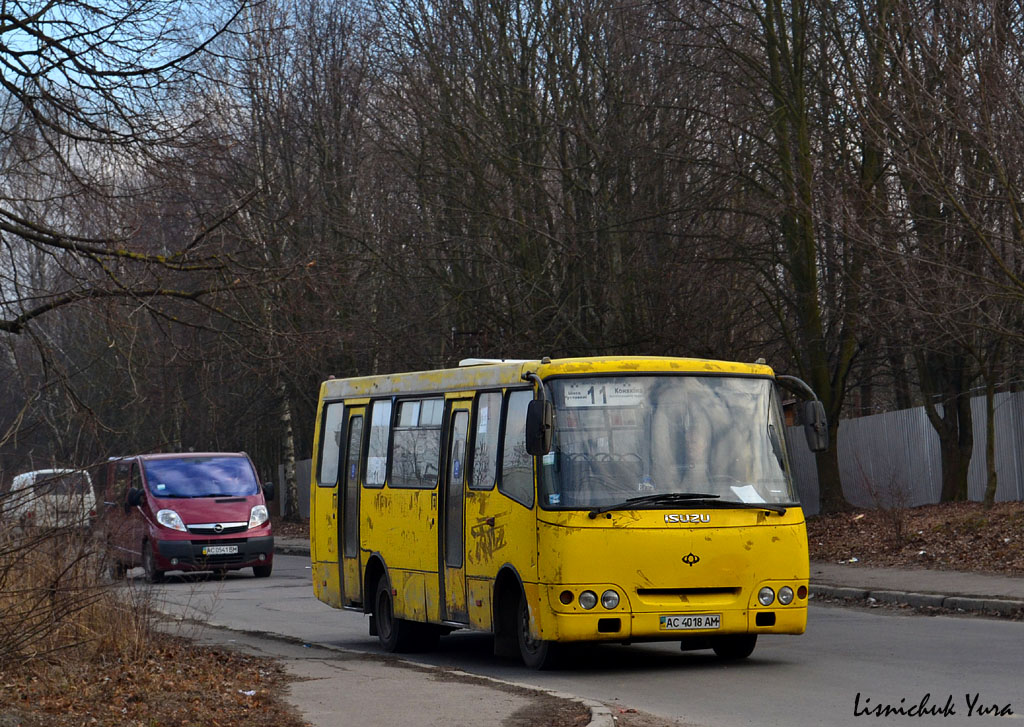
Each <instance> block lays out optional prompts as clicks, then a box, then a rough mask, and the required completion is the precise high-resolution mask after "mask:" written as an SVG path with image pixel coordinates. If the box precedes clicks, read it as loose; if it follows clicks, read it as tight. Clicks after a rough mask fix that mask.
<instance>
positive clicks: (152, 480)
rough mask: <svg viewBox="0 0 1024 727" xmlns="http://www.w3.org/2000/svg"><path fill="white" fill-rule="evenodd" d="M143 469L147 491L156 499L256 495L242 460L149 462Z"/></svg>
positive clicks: (247, 466) (252, 475)
mask: <svg viewBox="0 0 1024 727" xmlns="http://www.w3.org/2000/svg"><path fill="white" fill-rule="evenodd" d="M143 466H144V467H145V469H146V482H147V484H148V485H149V491H150V492H152V493H153V494H154V495H156V496H157V497H244V496H247V495H255V494H256V493H258V492H259V482H258V481H257V480H256V474H255V473H254V472H253V471H252V466H251V465H250V464H249V460H248V459H246V458H245V457H181V458H180V459H177V458H176V459H151V460H146V461H145V462H144V464H143Z"/></svg>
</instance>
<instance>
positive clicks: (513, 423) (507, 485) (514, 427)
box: [498, 390, 533, 508]
mask: <svg viewBox="0 0 1024 727" xmlns="http://www.w3.org/2000/svg"><path fill="white" fill-rule="evenodd" d="M532 399H533V392H532V391H530V390H520V391H513V392H511V393H510V394H509V395H508V400H507V404H506V406H505V429H504V431H505V436H504V439H503V443H502V449H501V481H500V482H499V483H498V492H501V493H504V494H505V495H508V496H509V497H511V498H512V499H513V500H515V501H516V502H518V503H520V504H522V505H524V506H526V507H531V508H532V507H533V457H531V456H530V455H529V454H528V453H527V451H526V408H527V406H528V405H529V403H530V401H531V400H532Z"/></svg>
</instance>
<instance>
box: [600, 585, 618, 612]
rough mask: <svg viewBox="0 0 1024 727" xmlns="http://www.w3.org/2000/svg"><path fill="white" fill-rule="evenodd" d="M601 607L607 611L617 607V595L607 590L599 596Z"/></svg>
mask: <svg viewBox="0 0 1024 727" xmlns="http://www.w3.org/2000/svg"><path fill="white" fill-rule="evenodd" d="M601 605H602V606H604V607H605V608H607V609H613V608H615V607H616V606H618V605H619V594H618V593H616V592H615V591H613V590H611V589H609V590H607V591H605V592H604V593H602V594H601Z"/></svg>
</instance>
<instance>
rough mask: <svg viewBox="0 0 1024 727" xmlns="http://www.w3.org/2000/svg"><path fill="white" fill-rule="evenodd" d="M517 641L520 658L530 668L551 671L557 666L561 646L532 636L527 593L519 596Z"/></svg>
mask: <svg viewBox="0 0 1024 727" xmlns="http://www.w3.org/2000/svg"><path fill="white" fill-rule="evenodd" d="M516 641H517V642H518V643H519V656H520V657H521V658H522V660H523V663H524V664H526V666H528V667H529V668H531V669H551V668H553V667H554V666H556V665H557V662H558V657H559V646H560V645H559V644H556V643H555V642H553V641H545V640H544V639H535V638H533V636H532V635H531V634H530V605H529V604H528V603H527V602H526V594H525V593H520V594H519V605H518V607H517V608H516Z"/></svg>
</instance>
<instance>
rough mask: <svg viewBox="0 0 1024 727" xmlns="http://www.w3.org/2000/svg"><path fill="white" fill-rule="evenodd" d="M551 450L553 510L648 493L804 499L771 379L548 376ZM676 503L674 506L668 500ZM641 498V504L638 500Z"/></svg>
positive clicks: (662, 502) (547, 488) (722, 500)
mask: <svg viewBox="0 0 1024 727" xmlns="http://www.w3.org/2000/svg"><path fill="white" fill-rule="evenodd" d="M548 385H549V387H550V391H551V394H552V398H553V399H554V404H555V430H554V438H553V447H552V451H551V452H550V453H549V454H547V455H544V456H543V457H542V458H541V463H542V466H541V473H540V477H539V488H540V502H541V506H542V507H544V508H545V509H590V508H602V507H608V506H612V505H615V504H616V503H623V502H624V501H626V500H629V499H630V498H636V497H644V501H645V502H647V503H650V504H646V505H643V506H644V507H667V506H672V507H678V506H679V505H678V503H679V501H680V499H681V498H672V497H667V498H665V499H659V498H658V497H646V496H648V495H667V496H671V495H691V496H692V495H701V496H705V500H701V499H700V498H697V499H694V500H693V502H694V503H699V504H701V506H703V505H705V504H707V502H706V501H710V500H712V499H713V500H714V502H715V503H716V506H718V507H722V506H728V503H730V502H732V503H744V504H748V505H749V504H758V503H764V504H771V505H784V504H796V502H797V498H796V494H795V491H794V488H793V483H792V479H791V477H790V473H789V466H788V461H787V459H786V452H785V444H784V441H783V438H784V436H785V435H784V429H783V419H782V416H781V411H780V406H779V404H778V399H777V397H776V395H775V393H774V392H775V389H774V386H773V382H772V380H771V379H767V378H755V377H745V378H741V377H729V376H694V375H688V376H675V375H666V376H616V377H594V378H562V379H553V380H551V381H549V382H548ZM666 503H671V505H669V504H666ZM638 506H639V504H638Z"/></svg>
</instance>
